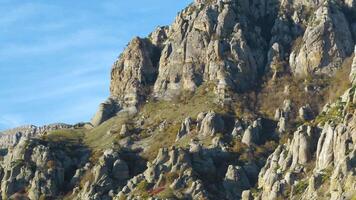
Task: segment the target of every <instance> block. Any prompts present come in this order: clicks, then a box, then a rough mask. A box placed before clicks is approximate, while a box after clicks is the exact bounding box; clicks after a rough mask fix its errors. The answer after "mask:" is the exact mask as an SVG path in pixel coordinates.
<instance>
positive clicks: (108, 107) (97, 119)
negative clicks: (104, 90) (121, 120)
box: [91, 98, 122, 127]
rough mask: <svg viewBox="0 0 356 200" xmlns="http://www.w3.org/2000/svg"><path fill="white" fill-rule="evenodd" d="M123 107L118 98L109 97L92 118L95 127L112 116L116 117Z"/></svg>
mask: <svg viewBox="0 0 356 200" xmlns="http://www.w3.org/2000/svg"><path fill="white" fill-rule="evenodd" d="M121 109H122V108H121V105H120V104H119V103H118V100H117V99H114V98H109V99H108V100H106V101H105V102H103V103H101V104H100V105H99V108H98V110H97V112H96V113H95V115H94V117H93V118H92V120H91V124H92V125H93V126H94V127H95V126H99V125H100V124H101V123H103V122H105V121H106V120H108V119H110V118H111V117H114V116H115V115H116V114H117V112H118V111H120V110H121Z"/></svg>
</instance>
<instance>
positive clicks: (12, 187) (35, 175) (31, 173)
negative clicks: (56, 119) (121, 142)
mask: <svg viewBox="0 0 356 200" xmlns="http://www.w3.org/2000/svg"><path fill="white" fill-rule="evenodd" d="M75 151H77V154H72V155H71V156H70V155H69V153H68V152H66V150H65V148H61V147H55V146H54V145H53V144H49V143H46V142H43V141H40V140H36V139H31V140H28V139H25V138H22V139H21V140H20V142H19V143H18V144H17V145H16V146H15V147H14V148H10V149H9V152H8V154H7V155H6V156H5V157H4V160H3V161H2V162H1V170H2V175H1V195H2V198H3V199H7V198H8V197H10V196H13V195H17V194H22V193H23V192H25V191H27V192H28V198H29V199H31V200H35V199H41V198H55V197H58V196H59V195H60V193H61V192H62V191H63V190H67V189H70V188H69V187H67V186H68V185H67V184H68V182H69V180H68V179H67V176H68V174H71V173H72V172H73V168H76V167H79V166H81V165H83V164H84V162H85V160H86V159H88V157H89V152H88V151H86V150H85V149H83V148H80V147H79V148H76V149H75Z"/></svg>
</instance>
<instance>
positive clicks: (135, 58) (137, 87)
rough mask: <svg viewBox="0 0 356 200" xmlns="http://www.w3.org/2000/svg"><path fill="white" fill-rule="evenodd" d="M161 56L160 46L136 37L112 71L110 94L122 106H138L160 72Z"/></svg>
mask: <svg viewBox="0 0 356 200" xmlns="http://www.w3.org/2000/svg"><path fill="white" fill-rule="evenodd" d="M158 35H159V33H158ZM152 37H154V35H153V36H152ZM156 37H159V38H160V39H162V36H156ZM163 38H164V37H163ZM160 39H157V40H160ZM156 42H158V41H156ZM159 56H160V53H159V49H158V47H156V46H155V45H153V44H152V42H151V41H150V40H148V39H141V38H134V39H133V40H132V41H131V42H130V44H129V45H128V46H127V48H126V50H125V51H124V52H123V53H122V54H121V55H120V57H119V59H118V60H117V61H116V62H115V64H114V66H113V68H112V71H111V86H110V94H111V96H113V97H115V98H117V99H118V100H119V101H120V103H121V106H122V107H130V106H136V105H137V104H138V103H140V102H142V101H143V100H144V99H145V97H146V95H147V94H148V92H149V86H151V85H153V83H154V82H155V77H156V76H157V73H158V68H157V62H158V58H159Z"/></svg>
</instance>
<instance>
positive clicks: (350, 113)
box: [258, 86, 356, 199]
mask: <svg viewBox="0 0 356 200" xmlns="http://www.w3.org/2000/svg"><path fill="white" fill-rule="evenodd" d="M354 92H355V87H354V86H353V87H352V88H350V89H349V90H347V91H346V93H345V94H344V95H343V96H342V98H340V100H339V101H337V102H335V103H334V104H332V105H331V106H329V107H328V108H327V109H326V110H324V111H323V113H322V114H321V116H318V117H317V118H316V120H317V121H320V120H322V121H321V122H320V123H319V127H320V128H314V129H313V128H311V127H310V126H301V127H299V129H298V131H296V132H295V133H294V137H293V140H292V141H291V142H288V143H287V144H285V145H280V146H279V147H278V148H277V149H276V150H275V151H274V153H273V154H272V155H271V156H270V157H269V158H268V160H267V163H266V165H265V166H264V167H263V168H262V170H261V172H260V174H259V180H258V186H259V188H260V189H261V190H262V192H261V194H260V196H258V199H276V198H286V197H288V196H289V197H293V198H294V197H297V196H298V195H300V194H301V193H303V195H302V199H319V198H327V197H326V196H325V195H327V194H325V193H324V194H321V193H320V192H319V190H321V188H323V189H322V190H323V191H325V188H327V190H328V194H329V196H330V199H345V198H346V199H349V198H351V197H352V195H354V194H353V193H352V192H350V191H354V190H355V187H356V184H355V180H356V177H355V172H354V169H355V166H356V165H355V163H354V162H353V161H352V160H354V159H355V149H356V146H355V134H354V133H355V130H356V126H355V125H356V123H355V122H356V121H355V119H356V117H355V110H354V109H351V110H350V107H349V106H351V105H353V103H351V102H354ZM323 124H324V125H323ZM312 158H315V159H312ZM312 163H314V165H313V166H315V167H314V168H313V169H310V168H308V166H311V165H312ZM308 173H309V174H311V175H308ZM329 179H330V181H329V182H328V181H327V180H329ZM288 188H289V189H288Z"/></svg>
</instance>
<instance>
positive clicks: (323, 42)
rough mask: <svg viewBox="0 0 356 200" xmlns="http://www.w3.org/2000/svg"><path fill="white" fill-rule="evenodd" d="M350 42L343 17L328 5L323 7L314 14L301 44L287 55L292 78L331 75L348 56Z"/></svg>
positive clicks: (350, 48)
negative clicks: (293, 75) (294, 76)
mask: <svg viewBox="0 0 356 200" xmlns="http://www.w3.org/2000/svg"><path fill="white" fill-rule="evenodd" d="M353 44H354V43H353V39H352V35H351V32H350V30H349V26H348V22H347V20H346V18H345V16H344V14H343V13H342V12H341V11H340V10H339V8H337V6H335V5H334V4H332V3H325V4H324V5H323V6H321V7H320V8H318V9H317V10H316V12H315V13H314V18H313V20H312V21H311V22H310V23H309V24H308V27H307V29H306V31H305V33H304V36H303V39H302V43H301V45H300V46H298V47H296V48H295V49H294V50H293V51H292V53H291V55H290V65H291V68H292V71H293V73H294V74H296V75H299V76H306V75H309V74H315V73H317V74H332V73H333V72H334V71H335V70H336V69H338V68H339V67H340V66H341V64H342V60H343V59H344V58H346V57H347V56H348V55H350V54H351V52H352V50H353Z"/></svg>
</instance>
